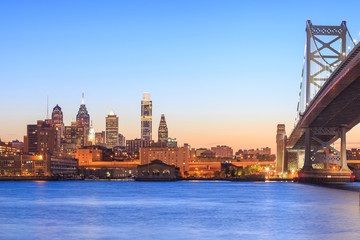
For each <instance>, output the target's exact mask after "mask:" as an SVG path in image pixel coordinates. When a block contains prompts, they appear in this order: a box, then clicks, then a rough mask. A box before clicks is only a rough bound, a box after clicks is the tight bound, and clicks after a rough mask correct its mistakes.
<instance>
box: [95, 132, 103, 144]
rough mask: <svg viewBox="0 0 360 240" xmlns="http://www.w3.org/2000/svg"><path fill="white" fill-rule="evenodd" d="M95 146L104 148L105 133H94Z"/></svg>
mask: <svg viewBox="0 0 360 240" xmlns="http://www.w3.org/2000/svg"><path fill="white" fill-rule="evenodd" d="M95 145H99V146H105V131H102V132H97V133H95Z"/></svg>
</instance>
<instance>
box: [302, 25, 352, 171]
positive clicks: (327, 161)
mask: <svg viewBox="0 0 360 240" xmlns="http://www.w3.org/2000/svg"><path fill="white" fill-rule="evenodd" d="M354 43H355V42H354V41H353V39H352V38H351V36H350V34H349V32H348V29H347V26H346V22H345V21H342V23H341V24H340V26H322V25H313V24H312V23H311V21H310V20H308V21H307V23H306V45H305V56H304V66H303V72H302V85H301V86H300V99H299V104H298V120H299V122H300V123H301V121H302V118H303V117H304V114H307V111H306V110H307V109H308V107H309V106H311V105H313V104H314V103H313V102H312V100H313V99H314V98H316V96H317V93H318V92H319V90H320V89H321V87H322V86H323V85H324V83H325V82H326V81H327V80H328V78H329V77H330V76H331V74H332V73H333V72H334V71H335V69H336V68H337V67H338V66H339V65H340V64H341V62H342V61H343V60H344V59H345V58H346V55H347V53H349V52H350V50H351V48H350V46H349V47H347V44H350V45H351V46H354V45H355V44H354ZM314 101H318V98H316V100H314ZM346 127H347V126H346V125H343V124H339V125H336V126H335V125H334V126H330V127H328V126H327V127H324V126H321V125H319V126H318V125H316V123H315V124H311V125H310V126H306V125H302V131H303V133H304V138H303V144H304V145H303V146H304V148H303V150H305V157H304V167H303V169H302V171H300V172H299V176H300V174H303V173H304V172H306V173H307V175H308V176H309V175H313V174H314V172H316V173H317V174H318V173H319V171H320V172H322V173H323V174H324V176H325V175H326V174H329V171H330V170H334V169H338V170H339V171H342V172H347V173H348V172H349V173H351V172H350V170H349V169H348V166H347V162H346V136H345V133H346ZM337 139H341V147H340V151H338V150H336V149H335V148H334V146H333V143H334V142H335V141H336V140H337ZM330 166H331V169H330ZM315 170H316V171H315ZM317 170H319V171H317ZM315 175H316V174H315ZM327 176H328V175H327Z"/></svg>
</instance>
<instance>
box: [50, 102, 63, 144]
mask: <svg viewBox="0 0 360 240" xmlns="http://www.w3.org/2000/svg"><path fill="white" fill-rule="evenodd" d="M51 122H52V125H53V126H54V127H56V129H57V130H58V131H59V133H60V136H61V137H63V135H64V130H65V128H64V122H63V112H62V111H61V107H60V106H59V105H57V104H56V106H55V107H54V108H53V111H52V115H51Z"/></svg>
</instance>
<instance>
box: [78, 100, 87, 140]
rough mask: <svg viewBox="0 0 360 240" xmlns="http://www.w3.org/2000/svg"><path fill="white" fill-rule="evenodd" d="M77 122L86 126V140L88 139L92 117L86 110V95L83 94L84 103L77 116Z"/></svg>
mask: <svg viewBox="0 0 360 240" xmlns="http://www.w3.org/2000/svg"><path fill="white" fill-rule="evenodd" d="M76 122H78V123H82V124H84V131H85V139H88V136H89V131H90V115H89V113H88V111H87V109H86V105H85V101H84V93H83V94H82V102H81V105H80V108H79V111H78V114H77V115H76Z"/></svg>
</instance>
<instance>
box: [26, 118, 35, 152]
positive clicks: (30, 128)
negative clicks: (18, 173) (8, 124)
mask: <svg viewBox="0 0 360 240" xmlns="http://www.w3.org/2000/svg"><path fill="white" fill-rule="evenodd" d="M37 131H38V128H37V125H36V124H29V125H27V136H26V140H27V141H26V143H25V144H26V146H25V153H30V154H36V152H37V144H38V139H37Z"/></svg>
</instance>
